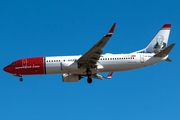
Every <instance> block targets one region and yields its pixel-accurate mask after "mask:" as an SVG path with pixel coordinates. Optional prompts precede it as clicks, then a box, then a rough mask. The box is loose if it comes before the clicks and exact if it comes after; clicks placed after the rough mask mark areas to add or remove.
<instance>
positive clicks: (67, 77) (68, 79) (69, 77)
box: [62, 74, 81, 82]
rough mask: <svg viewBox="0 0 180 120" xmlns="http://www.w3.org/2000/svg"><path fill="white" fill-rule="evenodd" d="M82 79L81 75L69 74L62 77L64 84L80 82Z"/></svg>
mask: <svg viewBox="0 0 180 120" xmlns="http://www.w3.org/2000/svg"><path fill="white" fill-rule="evenodd" d="M80 79H81V76H80V75H69V74H63V75H62V81H63V82H78V81H79V80H80Z"/></svg>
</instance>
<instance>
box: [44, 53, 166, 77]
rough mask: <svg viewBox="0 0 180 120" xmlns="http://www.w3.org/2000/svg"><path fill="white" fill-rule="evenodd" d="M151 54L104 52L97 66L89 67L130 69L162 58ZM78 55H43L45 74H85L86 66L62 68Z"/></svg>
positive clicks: (153, 62) (118, 69)
mask: <svg viewBox="0 0 180 120" xmlns="http://www.w3.org/2000/svg"><path fill="white" fill-rule="evenodd" d="M153 56H154V53H138V54H134V53H132V54H105V55H102V56H101V57H100V58H99V60H98V62H97V68H96V69H91V71H92V73H97V72H109V71H125V70H132V69H136V68H141V67H145V66H148V65H153V64H155V63H157V62H160V61H162V60H164V58H160V57H153ZM80 57H81V55H79V56H54V57H45V66H46V74H58V73H71V74H84V75H86V68H77V69H71V68H69V69H68V68H65V69H64V68H62V67H63V65H64V64H66V65H67V66H68V65H73V64H74V63H76V61H77V60H78V59H79V58H80Z"/></svg>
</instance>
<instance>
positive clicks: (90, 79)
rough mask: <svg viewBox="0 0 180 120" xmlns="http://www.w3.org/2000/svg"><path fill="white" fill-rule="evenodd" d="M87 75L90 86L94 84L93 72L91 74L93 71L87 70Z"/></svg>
mask: <svg viewBox="0 0 180 120" xmlns="http://www.w3.org/2000/svg"><path fill="white" fill-rule="evenodd" d="M86 74H87V77H88V78H87V82H88V83H89V84H91V83H92V78H91V77H90V76H91V75H92V72H91V70H90V69H89V68H87V70H86Z"/></svg>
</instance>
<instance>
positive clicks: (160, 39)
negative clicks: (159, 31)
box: [153, 35, 166, 53]
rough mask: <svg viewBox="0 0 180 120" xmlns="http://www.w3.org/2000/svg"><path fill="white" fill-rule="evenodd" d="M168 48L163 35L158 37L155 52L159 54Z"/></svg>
mask: <svg viewBox="0 0 180 120" xmlns="http://www.w3.org/2000/svg"><path fill="white" fill-rule="evenodd" d="M164 48H166V43H165V42H164V37H163V36H162V35H159V36H157V38H156V44H155V45H154V47H153V52H154V53H158V52H160V51H161V50H163V49H164Z"/></svg>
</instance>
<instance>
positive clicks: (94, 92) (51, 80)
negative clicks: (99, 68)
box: [0, 0, 180, 120]
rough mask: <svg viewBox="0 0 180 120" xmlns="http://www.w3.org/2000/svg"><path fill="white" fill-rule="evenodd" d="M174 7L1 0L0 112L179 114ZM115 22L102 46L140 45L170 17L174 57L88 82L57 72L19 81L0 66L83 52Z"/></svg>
mask: <svg viewBox="0 0 180 120" xmlns="http://www.w3.org/2000/svg"><path fill="white" fill-rule="evenodd" d="M179 6H180V2H179V1H177V0H158V1H157V0H148V1H141V0H136V1H135V0H126V1H120V0H111V1H104V0H98V1H97V0H96V1H95V0H94V1H92V0H77V1H72V0H52V1H47V0H38V1H37V0H25V1H24V0H16V1H14V0H1V1H0V41H1V42H0V43H1V44H0V53H1V62H0V68H1V71H0V74H1V80H0V119H2V120H12V119H13V120H32V119H33V120H39V119H44V120H49V119H53V120H57V119H58V120H59V119H66V120H68V119H78V120H84V119H87V120H92V119H104V120H110V119H123V120H132V119H133V120H145V119H146V120H152V119H153V120H160V119H163V120H179V119H180V114H179V111H180V102H179V101H180V77H179V65H180V57H179V52H180V48H179V42H178V41H179V40H180V35H179V28H180V22H179V20H180V14H179V13H180V8H179ZM114 22H116V23H117V25H116V28H115V31H114V34H113V36H112V38H111V39H110V41H109V42H108V44H107V45H106V46H105V48H104V53H106V52H108V53H128V52H132V51H135V50H139V49H141V48H143V47H145V46H146V45H147V44H148V43H149V41H150V40H151V39H152V38H153V36H154V35H155V34H156V33H157V32H158V30H159V29H160V28H161V27H162V25H163V24H165V23H171V24H172V29H171V33H170V38H169V43H174V42H175V43H177V44H176V46H175V48H174V49H173V50H172V52H171V54H170V58H171V59H172V61H173V62H172V63H168V62H161V63H159V64H156V65H154V66H149V67H146V68H142V69H137V70H133V71H126V72H116V73H114V75H113V78H112V79H111V80H104V81H98V80H94V81H93V84H91V85H89V84H87V82H86V79H82V80H81V81H79V82H78V83H63V82H62V78H61V75H39V76H24V81H23V82H22V83H20V82H19V78H18V77H14V76H13V75H10V74H8V73H5V72H4V71H3V70H2V69H3V67H4V66H6V65H8V64H9V63H11V62H13V61H14V60H17V59H20V58H26V57H37V56H54V55H79V54H84V53H85V52H86V51H87V50H88V49H89V48H91V47H92V46H93V45H94V44H95V43H96V42H97V41H98V40H99V39H101V37H102V36H103V35H105V34H106V33H107V32H108V30H109V29H110V27H111V25H112V24H113V23H114ZM105 74H106V73H105Z"/></svg>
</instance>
